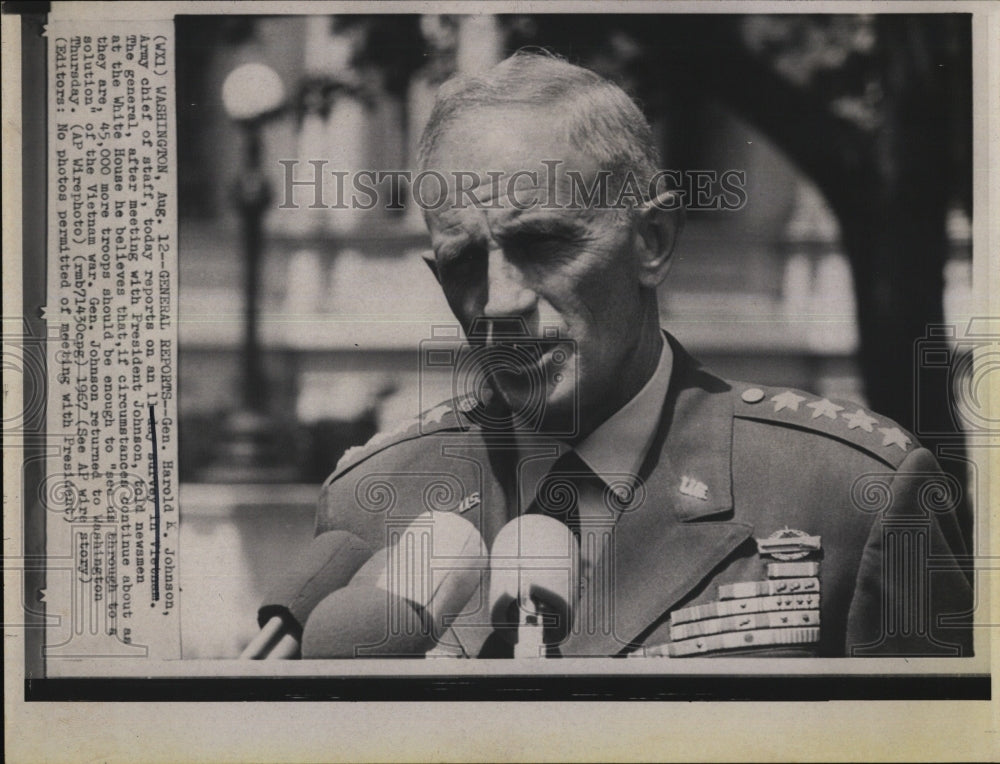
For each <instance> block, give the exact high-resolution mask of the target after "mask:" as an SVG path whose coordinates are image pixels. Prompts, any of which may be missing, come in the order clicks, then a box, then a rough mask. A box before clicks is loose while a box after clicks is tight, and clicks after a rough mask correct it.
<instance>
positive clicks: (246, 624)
mask: <svg viewBox="0 0 1000 764" xmlns="http://www.w3.org/2000/svg"><path fill="white" fill-rule="evenodd" d="M393 19H394V20H395V23H397V24H398V25H399V29H398V31H397V32H396V36H393V30H392V29H391V28H389V27H388V26H386V22H385V21H384V20H383V21H382V26H381V27H379V28H378V29H376V32H377V33H379V34H382V35H383V36H384V39H385V40H387V41H388V42H387V43H385V45H388V46H389V48H390V50H392V51H396V52H399V54H400V55H399V58H398V60H397V61H395V62H391V61H390V62H389V64H387V65H381V66H380V65H379V62H377V61H375V62H372V61H370V60H368V61H367V62H366V59H365V55H364V47H365V42H366V39H368V38H366V35H371V34H372V29H371V28H370V27H366V25H365V23H363V20H358V19H335V18H332V17H328V16H323V17H318V16H317V17H310V16H299V17H259V18H253V19H251V18H246V17H228V18H220V19H218V20H215V21H212V20H210V19H209V18H207V17H199V18H198V19H197V22H192V21H185V20H184V19H183V18H180V19H179V20H178V60H179V61H180V62H181V65H180V66H179V72H178V78H179V79H178V88H179V96H178V120H179V125H178V129H179V135H180V141H181V157H180V161H181V174H180V188H181V215H182V217H181V273H180V311H181V313H180V320H179V331H180V341H181V349H180V380H179V390H180V398H179V403H180V416H181V449H182V450H181V464H180V466H181V470H182V477H183V480H184V485H183V487H182V506H183V512H184V528H185V536H184V538H182V546H184V547H185V549H186V554H185V565H184V566H183V568H182V586H183V589H184V607H185V608H186V609H187V610H188V611H189V612H192V613H198V612H203V611H205V612H215V613H218V612H219V607H220V606H219V603H220V602H222V603H224V609H225V610H226V611H227V612H229V613H230V614H231V617H226V618H221V619H219V621H220V623H221V624H223V625H224V627H223V628H222V629H221V630H220V631H219V632H218V633H217V634H214V635H213V634H206V635H203V636H202V637H201V641H200V643H196V642H191V641H187V642H186V648H185V649H186V652H187V653H188V655H187V657H209V656H224V655H234V654H236V653H238V651H239V649H240V647H242V644H240V643H241V641H242V642H243V643H245V641H246V640H248V639H249V636H250V635H252V633H253V631H254V628H255V624H254V622H253V613H254V610H255V607H256V601H257V599H258V597H259V595H260V591H261V587H263V586H264V585H265V584H266V581H267V579H268V578H269V577H270V576H271V575H273V573H274V572H276V571H277V570H278V569H279V568H280V566H281V565H282V563H283V561H284V560H285V559H287V554H288V552H289V551H290V550H294V549H295V548H296V546H297V545H299V544H301V543H304V541H306V540H308V538H309V537H310V535H311V532H312V513H313V508H314V502H315V498H316V495H317V489H318V486H319V483H320V482H321V481H322V479H323V477H324V476H325V475H326V474H328V473H329V472H330V471H331V470H332V468H333V466H334V464H335V463H336V461H337V459H338V458H339V456H340V454H341V453H342V452H343V450H344V449H346V448H347V447H349V446H350V445H354V444H357V443H363V442H364V441H366V440H367V439H368V438H369V437H370V436H371V435H372V434H374V432H376V431H377V430H378V429H382V428H386V427H391V426H392V424H393V423H394V422H396V421H399V420H402V419H407V418H412V417H413V416H415V415H416V414H418V413H419V412H420V411H421V410H422V409H424V408H428V407H430V406H432V405H433V404H434V403H436V402H438V401H440V400H442V399H445V398H448V397H451V396H452V395H453V394H454V391H453V390H452V381H451V378H450V376H449V375H448V374H447V373H445V372H440V373H438V374H436V375H433V376H430V375H427V374H421V364H420V353H419V348H420V343H421V341H422V340H425V339H429V338H430V336H431V329H432V327H433V326H435V325H449V324H454V321H453V319H452V317H451V315H450V313H449V311H448V308H447V305H446V304H445V302H444V299H443V297H442V296H441V295H440V294H439V291H438V289H437V287H436V284H435V283H434V281H433V278H432V276H431V274H430V272H429V270H428V269H427V268H426V265H425V264H424V263H423V262H422V260H421V258H420V254H421V252H423V251H425V250H426V249H427V247H428V240H427V236H426V233H425V231H424V227H423V223H422V219H421V217H420V215H419V211H418V210H416V208H415V206H414V205H412V204H408V203H407V202H408V200H407V199H406V198H405V196H401V197H400V198H399V199H398V200H396V201H398V205H397V206H398V207H399V209H388V210H387V209H385V208H384V205H378V206H376V207H375V208H374V209H371V210H352V209H309V208H308V207H307V206H306V204H305V203H300V204H299V208H298V209H280V208H279V205H280V204H281V202H282V201H283V198H282V197H283V196H284V194H283V189H284V186H285V173H286V172H287V170H286V166H285V165H283V164H282V163H281V162H282V160H284V161H286V162H289V161H290V162H295V163H296V165H295V175H296V178H297V179H302V178H308V177H310V176H311V172H312V171H311V168H310V165H309V162H310V161H311V160H324V161H326V162H327V164H326V165H325V169H326V170H331V169H338V170H343V171H357V170H362V169H370V170H375V171H378V170H399V169H410V168H411V167H412V165H413V163H414V153H415V145H416V141H417V138H418V137H419V134H420V130H421V129H422V127H423V123H424V121H425V120H426V118H427V116H428V114H429V110H430V106H431V104H432V102H433V96H434V91H435V89H436V86H437V84H438V83H439V82H440V81H441V80H443V79H444V78H446V77H447V76H449V75H450V74H451V73H452V72H455V71H459V72H467V71H471V70H474V69H477V68H484V67H487V66H489V65H490V64H492V63H494V62H496V61H498V60H500V59H501V58H502V57H503V56H504V55H505V40H504V35H503V30H502V27H501V24H500V23H499V22H498V20H497V19H496V18H494V17H489V16H476V17H424V18H418V17H391V18H390V20H393ZM569 21H571V18H568V22H569ZM417 35H419V37H420V44H419V45H417V44H416V42H415V36H417ZM392 46H397V47H398V50H397V48H393V47H392ZM407 46H410V47H409V48H408V47H407ZM407 55H409V56H410V58H411V59H412V60H413V61H415V62H418V63H421V62H422V63H424V65H423V66H422V67H421V68H420V69H419V70H416V73H415V74H413V76H402V77H401V76H399V74H400V72H399V71H398V70H399V67H400V66H403V67H404V69H405V64H406V61H407V60H409V59H407ZM369 59H370V57H369ZM247 62H258V63H263V64H266V65H267V66H270V67H271V68H272V69H273V70H274V71H275V72H276V73H277V74H278V75H279V76H280V78H281V80H282V81H283V82H284V85H285V89H286V91H287V92H288V93H289V100H288V108H287V109H286V111H285V112H284V113H283V114H282V115H281V116H279V117H278V118H276V119H274V120H272V121H270V122H269V123H267V124H266V125H265V126H264V127H263V128H262V137H263V145H262V148H263V151H262V167H263V168H264V170H265V172H267V173H268V175H269V177H270V181H271V185H272V187H273V189H274V190H275V192H276V199H275V200H274V202H273V203H272V204H271V205H270V208H269V210H268V211H267V212H266V217H265V219H264V221H263V222H264V230H265V232H266V242H265V243H266V248H265V254H264V261H263V277H262V289H263V292H262V302H261V308H260V313H259V322H260V339H261V344H262V347H263V358H264V372H265V374H266V375H267V378H268V382H269V391H270V395H269V400H268V410H269V413H270V415H271V416H272V417H273V420H274V421H275V422H277V423H279V424H280V426H281V428H282V430H283V433H284V435H283V437H285V438H286V442H287V444H288V448H287V449H286V450H285V451H284V453H285V455H286V457H287V458H288V460H289V462H290V465H291V467H292V472H291V473H290V474H292V475H293V476H294V477H293V480H294V484H293V485H289V486H279V487H273V486H271V487H268V486H253V485H231V486H228V487H220V486H218V485H215V484H211V485H209V484H206V483H205V482H204V480H205V476H206V474H209V473H207V472H206V470H205V468H206V467H207V466H209V465H211V464H212V462H213V460H215V459H217V458H218V453H219V448H220V446H219V441H220V439H223V438H224V437H226V435H225V432H224V429H225V428H224V424H223V423H224V421H225V418H226V416H227V415H228V414H230V413H231V412H232V411H233V410H234V409H235V408H237V407H238V405H239V400H238V399H239V394H238V390H239V388H240V374H241V369H242V366H241V360H240V353H241V337H242V332H243V316H242V306H243V293H242V291H241V284H242V269H243V267H244V262H243V253H242V251H241V245H240V239H239V236H238V218H237V214H236V211H235V208H234V205H233V203H232V199H231V191H230V189H231V187H232V183H233V180H234V174H235V173H236V172H238V169H239V168H240V166H241V163H242V158H241V152H243V151H244V150H245V149H244V147H243V143H242V138H241V135H240V134H239V132H238V130H237V127H236V125H235V124H234V123H233V121H232V120H231V119H230V117H229V116H227V114H226V112H225V110H224V109H223V105H222V102H221V96H220V93H221V90H222V83H223V80H224V79H225V77H226V75H227V74H228V73H229V72H230V71H232V70H233V69H234V68H235V67H236V66H238V65H239V64H241V63H247ZM383 64H384V62H383ZM394 67H395V68H394ZM403 74H404V75H405V74H408V72H405V71H404V72H403ZM706 126H710V129H705V128H706ZM655 127H656V129H657V132H658V133H659V134H661V135H664V136H671V138H672V139H673V140H674V141H677V144H678V145H680V146H683V147H684V151H686V152H687V155H684V154H683V153H681V154H680V155H679V154H678V152H677V151H671V150H668V151H667V152H666V155H667V161H668V163H670V164H671V166H672V167H674V168H676V169H681V170H685V169H690V168H695V167H697V168H707V169H714V170H718V171H722V170H725V169H738V170H742V171H744V172H745V173H746V180H747V185H746V192H747V204H746V205H745V207H743V208H742V209H741V210H739V211H735V212H697V213H692V214H690V215H689V217H688V221H687V226H686V229H685V232H684V234H683V236H682V238H681V239H680V241H679V244H678V248H677V250H676V253H675V256H676V262H675V265H674V267H673V270H672V272H671V275H670V277H669V278H668V280H667V283H666V285H665V287H664V290H663V295H662V304H663V306H664V307H663V325H664V326H665V327H666V328H668V329H669V330H670V331H671V332H672V333H674V334H675V335H676V336H677V337H678V338H679V339H680V340H681V342H683V343H684V344H685V345H686V346H687V347H688V349H689V350H691V351H692V352H693V354H694V355H695V356H696V357H698V358H700V359H701V360H702V361H703V362H704V363H705V364H706V365H707V366H709V367H710V368H712V369H713V370H715V371H716V372H718V373H720V374H722V375H724V376H729V377H735V378H742V379H749V380H755V381H759V382H762V383H772V384H782V385H788V386H795V387H801V388H805V389H808V390H811V391H814V392H816V393H819V394H823V395H830V396H838V397H845V398H851V399H855V400H858V401H859V403H860V404H861V405H864V401H863V400H862V394H861V384H860V380H859V378H858V374H857V369H856V365H855V362H854V357H853V356H854V352H855V349H856V344H857V327H856V321H855V316H854V298H853V294H852V283H851V271H850V267H849V265H848V262H847V259H846V257H845V256H844V255H843V254H842V252H841V251H840V248H839V243H838V228H837V223H836V221H835V219H834V217H833V215H832V214H831V212H830V211H829V209H828V208H827V206H826V204H825V202H824V201H823V199H822V197H821V195H820V194H819V193H818V192H817V191H816V189H815V187H814V186H813V185H812V184H811V183H810V182H809V181H808V180H807V179H806V178H805V177H804V176H803V175H802V174H801V173H800V172H798V171H797V169H796V168H795V167H794V166H793V165H792V164H791V163H790V162H789V161H788V160H787V159H786V158H785V157H784V156H783V154H782V153H781V152H780V151H779V150H778V149H777V148H775V147H774V146H773V145H772V144H771V143H770V142H769V141H768V139H767V138H766V137H765V136H764V135H763V134H762V133H761V132H759V131H758V130H757V129H755V128H754V127H753V126H751V125H749V124H747V123H746V122H744V121H743V120H741V119H740V118H739V117H737V116H736V115H735V114H732V113H730V112H728V111H727V110H726V109H724V108H723V107H722V106H721V105H719V104H717V103H714V102H712V101H710V100H706V101H705V102H704V103H701V104H698V105H696V110H695V111H692V110H691V109H689V108H687V109H685V113H684V115H683V119H680V118H678V119H677V120H676V122H673V123H671V124H669V125H667V124H662V123H658V124H657V125H655ZM685 130H687V131H688V132H687V133H685ZM685 135H686V138H685ZM678 136H680V139H679V140H678ZM668 148H669V147H668ZM383 191H384V193H386V194H389V193H390V189H388V188H384V189H383ZM322 192H323V196H324V201H325V202H326V203H327V204H330V203H331V202H332V201H333V200H334V199H335V198H336V196H337V193H336V192H337V189H336V187H335V185H334V180H333V178H332V176H330V175H329V174H328V175H327V177H326V180H325V181H324V186H323V188H322ZM296 194H297V195H298V200H299V201H300V202H307V201H309V200H311V199H312V198H313V194H314V189H309V188H305V187H302V186H300V187H298V189H297V190H296ZM968 229H969V224H968V220H967V219H964V218H963V217H962V215H961V214H960V213H955V216H954V220H953V225H952V232H951V233H952V239H953V244H954V256H953V258H952V260H951V262H950V263H949V265H948V268H947V269H946V278H947V285H948V286H947V294H946V311H948V312H949V313H950V317H953V318H959V317H961V316H963V315H967V314H968V313H969V295H970V292H971V267H970V252H969V244H968V242H969V237H970V232H969V230H968ZM261 550H264V551H263V552H262V551H261ZM202 555H204V558H205V559H206V560H208V559H211V560H212V563H211V564H210V565H205V566H198V565H197V564H195V562H194V561H195V560H197V559H200V558H201V557H202ZM195 617H196V616H195ZM237 618H238V619H239V621H238V622H239V623H240V624H241V625H240V627H239V628H237V629H236V630H235V631H234V629H233V624H234V623H236V622H237V621H236V619H237Z"/></svg>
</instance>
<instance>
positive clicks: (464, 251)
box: [438, 244, 487, 273]
mask: <svg viewBox="0 0 1000 764" xmlns="http://www.w3.org/2000/svg"><path fill="white" fill-rule="evenodd" d="M486 254H487V252H486V247H485V246H483V245H479V244H470V245H468V246H465V247H460V248H458V249H456V250H452V251H451V252H447V253H444V254H443V255H440V256H439V257H438V265H439V267H440V268H441V269H442V270H443V271H444V272H446V273H458V272H465V271H468V270H469V269H470V268H472V267H474V266H475V264H476V263H477V262H480V261H481V260H482V259H483V258H485V257H486Z"/></svg>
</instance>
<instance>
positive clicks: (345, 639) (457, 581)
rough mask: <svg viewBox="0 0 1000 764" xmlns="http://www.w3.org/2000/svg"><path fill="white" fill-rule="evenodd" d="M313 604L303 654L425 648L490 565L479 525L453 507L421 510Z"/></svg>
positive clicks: (410, 652) (418, 652) (407, 652)
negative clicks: (342, 585)
mask: <svg viewBox="0 0 1000 764" xmlns="http://www.w3.org/2000/svg"><path fill="white" fill-rule="evenodd" d="M390 533H391V534H392V540H391V543H390V544H389V545H388V546H387V547H385V548H384V549H382V550H380V551H379V552H377V553H375V554H374V555H373V556H372V557H371V559H369V560H368V562H367V563H365V564H364V565H363V566H362V567H361V568H360V570H358V572H357V573H356V574H355V576H354V578H353V579H351V582H350V584H349V585H348V586H347V587H345V588H344V589H341V590H340V591H338V592H334V593H332V594H330V595H329V596H328V597H326V599H324V600H323V601H322V602H321V603H320V604H319V605H318V606H317V607H316V609H315V610H314V611H313V613H312V615H311V616H310V617H309V620H308V621H307V622H306V628H305V631H304V633H303V636H302V655H303V657H305V658H358V657H374V656H378V657H415V656H422V655H424V654H425V653H426V652H427V651H428V650H429V649H430V648H432V647H433V646H434V645H435V644H437V643H438V642H439V641H440V640H441V638H442V637H443V636H444V634H445V633H446V632H447V631H448V629H449V628H450V627H451V624H452V622H453V621H454V620H455V617H457V616H458V615H459V613H460V612H461V611H462V609H463V608H464V607H465V606H466V605H467V604H468V602H469V600H470V598H471V597H472V595H473V594H474V593H475V591H476V589H477V588H478V587H479V585H480V583H481V580H482V574H483V572H484V571H485V570H486V569H487V566H488V562H487V560H488V557H487V554H486V546H485V544H484V542H483V538H482V536H480V535H479V531H478V530H476V527H475V526H474V525H473V524H472V523H470V522H469V521H468V520H466V519H465V518H463V517H460V516H458V515H456V514H454V513H451V512H424V513H422V514H420V515H418V516H417V517H416V518H414V519H413V521H412V522H411V523H410V524H409V525H408V526H406V527H405V528H404V529H403V530H402V531H400V532H396V533H392V531H390Z"/></svg>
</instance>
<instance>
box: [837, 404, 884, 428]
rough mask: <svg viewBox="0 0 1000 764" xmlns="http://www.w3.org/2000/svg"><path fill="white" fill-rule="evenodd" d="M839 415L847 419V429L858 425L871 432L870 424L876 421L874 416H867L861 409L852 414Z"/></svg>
mask: <svg viewBox="0 0 1000 764" xmlns="http://www.w3.org/2000/svg"><path fill="white" fill-rule="evenodd" d="M841 416H842V417H843V418H844V419H846V420H847V429H848V430H853V429H855V428H857V427H860V428H861V429H862V430H864V431H865V432H872V431H873V430H872V426H873V425H874V424H876V423H877V422H878V420H877V419H876V418H875V417H873V416H869V415H868V414H866V413H865V412H864V410H863V409H858V410H857V411H855V412H854V413H853V414H841Z"/></svg>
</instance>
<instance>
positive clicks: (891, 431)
mask: <svg viewBox="0 0 1000 764" xmlns="http://www.w3.org/2000/svg"><path fill="white" fill-rule="evenodd" d="M878 431H879V432H880V433H882V434H883V435H884V436H885V437H884V438H883V439H882V445H883V446H899V447H900V448H901V449H903V450H904V451H905V450H906V449H908V448H909V447H910V439H909V438H908V437H906V436H905V435H904V434H903V431H902V430H900V429H899V428H898V427H879V428H878Z"/></svg>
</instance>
